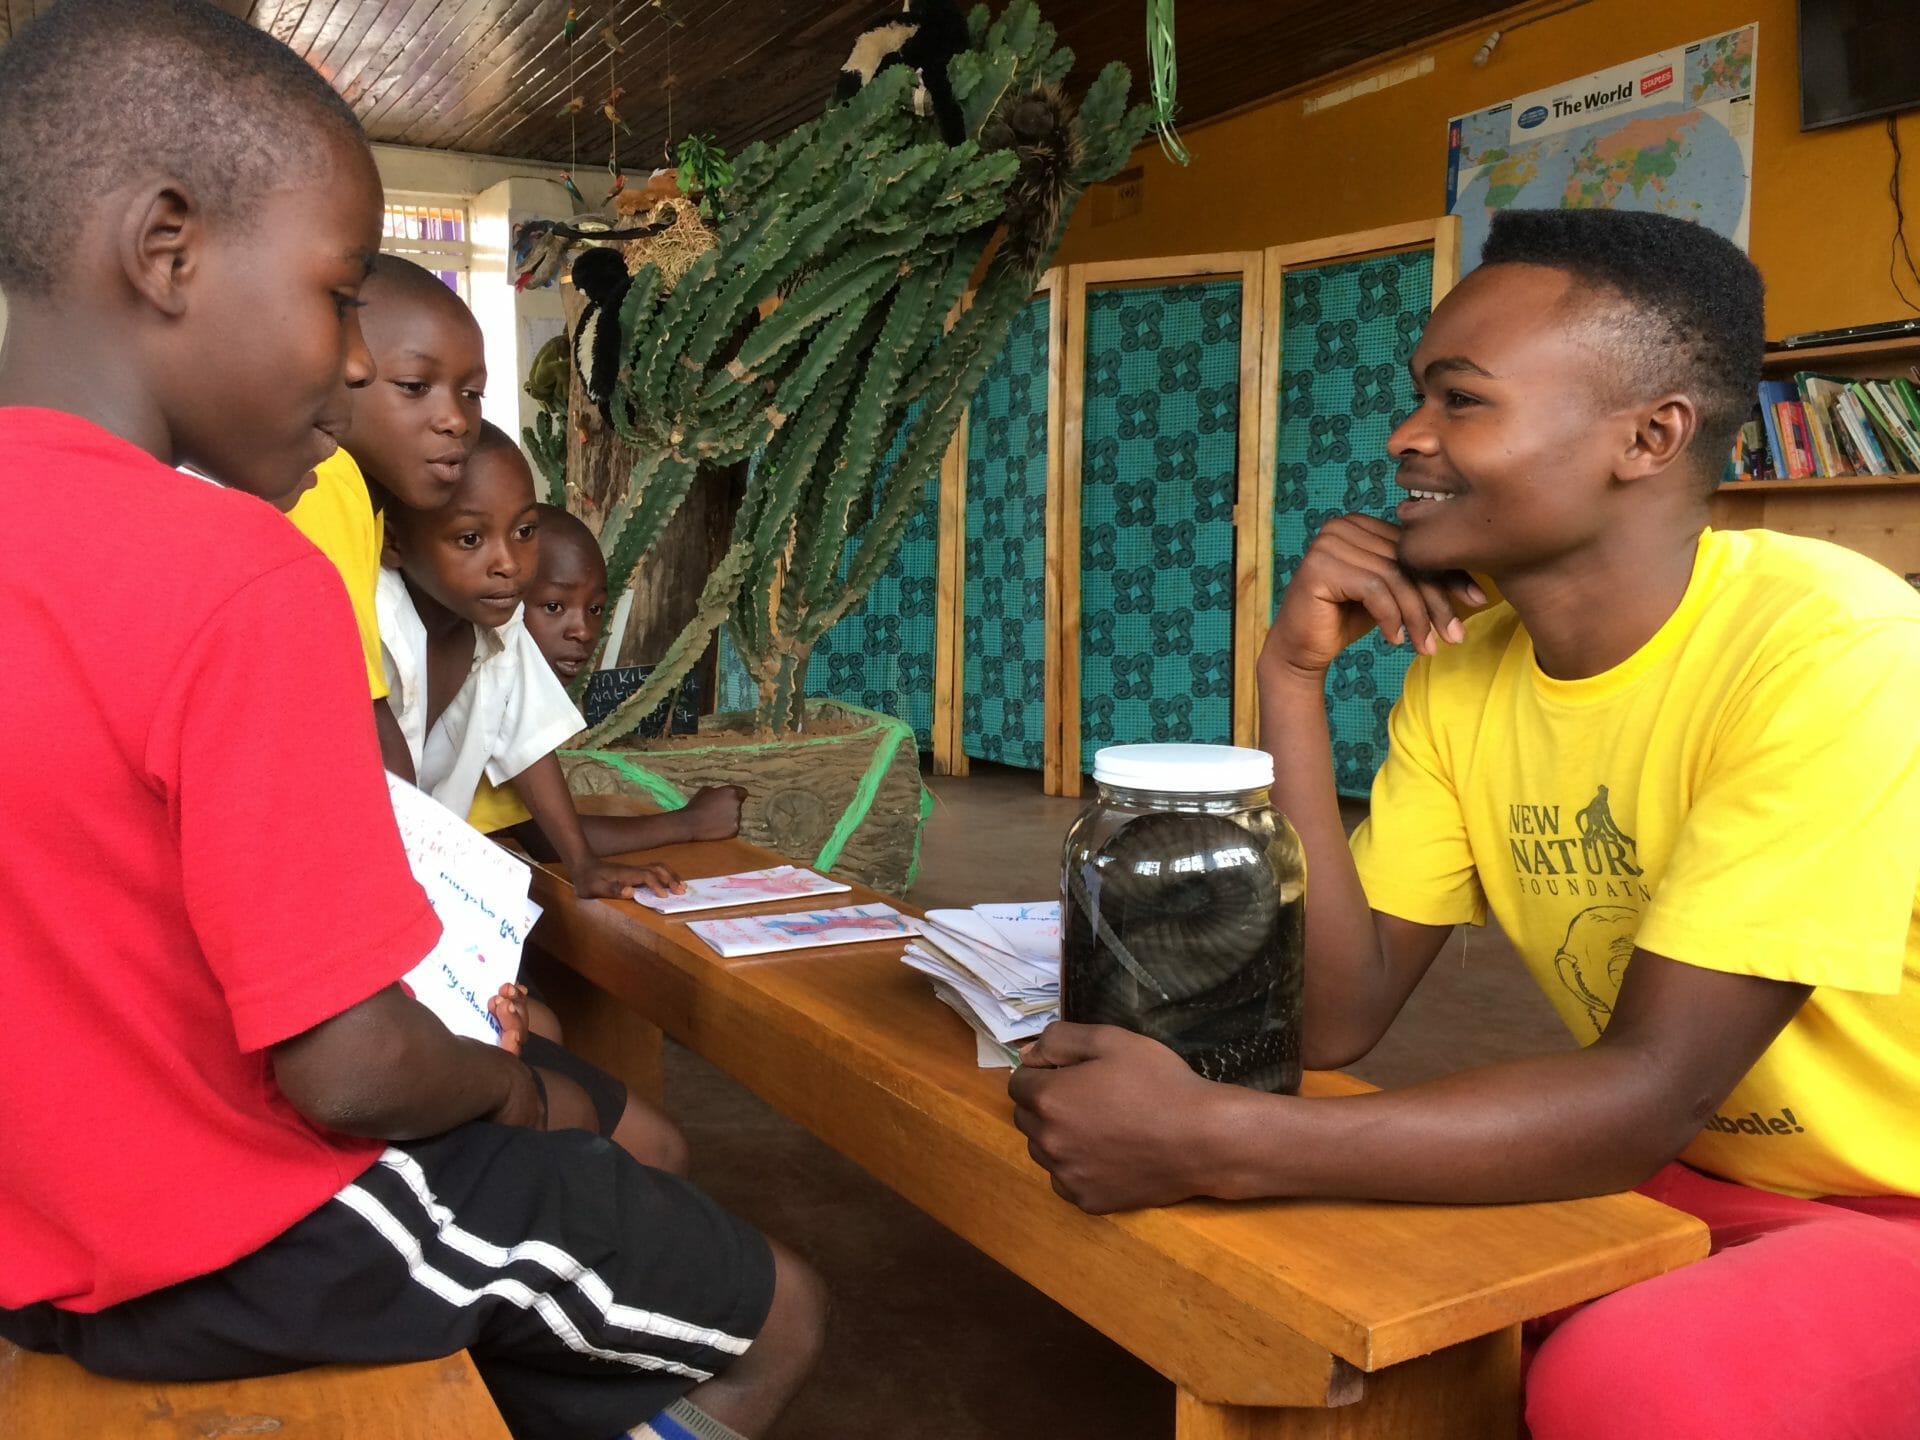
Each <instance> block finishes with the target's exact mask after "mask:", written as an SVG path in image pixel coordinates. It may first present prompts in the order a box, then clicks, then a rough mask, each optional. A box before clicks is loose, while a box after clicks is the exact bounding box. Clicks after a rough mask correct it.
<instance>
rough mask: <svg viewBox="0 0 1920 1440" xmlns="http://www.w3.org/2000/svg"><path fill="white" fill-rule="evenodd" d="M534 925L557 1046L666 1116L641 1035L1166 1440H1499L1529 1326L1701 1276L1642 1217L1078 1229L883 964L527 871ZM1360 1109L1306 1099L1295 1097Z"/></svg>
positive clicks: (1293, 1215) (962, 1064)
mask: <svg viewBox="0 0 1920 1440" xmlns="http://www.w3.org/2000/svg"><path fill="white" fill-rule="evenodd" d="M649 858H659V859H664V860H665V861H666V862H667V863H669V864H671V865H672V866H674V868H675V869H677V870H678V871H679V872H680V873H681V874H682V875H685V876H689V877H694V876H707V875H722V874H727V873H731V872H735V871H739V870H746V869H753V868H757V867H760V866H764V865H769V864H777V863H780V859H781V857H779V856H777V855H774V854H772V853H770V852H768V851H764V850H760V849H757V848H756V847H754V846H751V845H747V844H745V843H744V842H741V841H724V842H718V843H708V844H698V845H686V846H678V847H674V848H672V849H669V850H666V851H663V852H657V853H656V854H653V855H650V856H649ZM534 898H535V899H536V900H537V901H538V902H539V903H540V904H541V905H543V906H544V907H545V908H546V914H545V917H544V918H543V919H542V920H541V922H540V924H539V926H538V927H537V928H536V930H535V933H534V939H535V944H536V946H537V947H538V948H539V949H540V950H541V951H543V952H544V954H545V956H546V957H550V958H549V959H548V961H547V963H545V964H544V965H543V967H542V968H541V971H540V973H541V984H542V985H543V986H544V987H545V988H546V989H547V990H548V994H549V998H550V999H552V1000H553V1001H554V1003H555V1007H556V1009H558V1010H559V1011H560V1013H561V1015H562V1017H563V1018H564V1020H565V1021H566V1023H567V1026H568V1043H569V1045H572V1046H576V1047H578V1048H580V1049H581V1050H582V1052H583V1053H587V1054H589V1055H590V1056H591V1058H594V1059H595V1060H597V1061H598V1062H599V1063H601V1064H602V1065H605V1066H607V1067H608V1068H611V1069H614V1070H615V1071H616V1072H619V1073H622V1074H623V1075H625V1076H626V1078H627V1079H628V1083H629V1084H633V1085H635V1086H636V1088H651V1089H652V1091H653V1093H658V1092H657V1078H656V1077H657V1075H658V1065H659V1050H658V1046H659V1041H658V1035H657V1033H656V1032H655V1031H654V1030H652V1029H651V1028H650V1027H651V1026H658V1027H660V1029H663V1030H664V1031H665V1032H666V1033H667V1034H669V1035H672V1036H673V1037H674V1039H676V1040H677V1041H679V1042H680V1043H681V1044H683V1045H685V1046H687V1047H688V1048H689V1049H691V1050H693V1051H694V1052H695V1053H697V1054H699V1055H701V1056H704V1057H705V1058H706V1059H707V1060H709V1061H711V1062H712V1063H714V1064H715V1065H717V1066H718V1067H719V1068H720V1069H722V1070H723V1071H725V1072H726V1073H728V1074H729V1075H731V1076H733V1077H734V1078H735V1079H737V1080H739V1081H740V1082H741V1083H743V1084H744V1085H746V1087H747V1088H748V1089H750V1090H752V1091H753V1092H755V1093H756V1094H758V1095H759V1096H760V1097H761V1098H763V1099H764V1100H766V1101H767V1102H769V1103H770V1104H772V1105H773V1106H774V1107H775V1108H777V1109H779V1110H781V1111H782V1112H784V1113H785V1114H786V1115H787V1116H789V1117H790V1118H791V1119H793V1120H794V1121H796V1122H797V1123H799V1124H800V1125H802V1126H804V1127H805V1128H806V1129H808V1130H810V1131H812V1132H813V1133H814V1134H815V1135H817V1136H819V1137H820V1138H821V1139H822V1140H824V1141H825V1142H826V1143H827V1144H829V1145H830V1146H832V1147H833V1148H834V1149H836V1150H838V1151H840V1152H841V1153H842V1154H843V1155H846V1156H847V1157H848V1158H849V1159H851V1160H853V1161H854V1162H855V1163H856V1164H859V1165H861V1166H862V1167H864V1168H865V1169H866V1170H868V1171H869V1172H870V1173H871V1174H873V1175H874V1176H875V1177H876V1178H877V1179H879V1180H880V1181H881V1182H883V1183H884V1184H886V1185H888V1186H889V1187H891V1188H892V1189H894V1190H895V1191H897V1192H899V1194H900V1195H902V1196H903V1197H904V1198H905V1199H907V1200H908V1201H910V1202H911V1203H912V1204H914V1205H916V1206H918V1207H919V1208H920V1209H921V1210H923V1211H925V1212H926V1213H927V1214H928V1215H930V1216H932V1217H933V1218H934V1219H936V1220H938V1221H939V1222H940V1223H942V1224H943V1225H945V1226H946V1227H947V1228H949V1229H950V1230H952V1231H954V1233H956V1234H957V1235H959V1236H960V1237H961V1238H963V1239H964V1240H966V1241H967V1242H968V1243H970V1244H972V1245H973V1246H974V1247H976V1248H977V1249H979V1250H981V1251H983V1252H985V1253H986V1254H987V1255H989V1256H991V1257H992V1258H993V1259H994V1260H996V1261H998V1262H999V1263H1000V1264H1002V1265H1004V1266H1006V1267H1007V1268H1008V1269H1009V1270H1011V1271H1013V1272H1014V1273H1015V1274H1017V1275H1019V1276H1020V1277H1021V1278H1023V1279H1024V1280H1026V1281H1027V1282H1028V1283H1030V1284H1032V1285H1033V1286H1035V1287H1036V1288H1037V1289H1039V1290H1041V1291H1043V1292H1045V1293H1046V1294H1047V1295H1049V1296H1051V1297H1052V1298H1053V1299H1054V1300H1056V1301H1058V1302H1059V1303H1060V1304H1062V1305H1064V1306H1065V1307H1066V1308H1068V1309H1069V1310H1071V1311H1072V1312H1073V1313H1074V1314H1076V1315H1078V1316H1079V1317H1080V1318H1081V1319H1083V1320H1084V1321H1086V1322H1087V1323H1088V1324H1090V1325H1092V1326H1094V1327H1095V1328H1096V1329H1098V1330H1100V1331H1101V1332H1102V1333H1104V1334H1106V1335H1107V1336H1109V1337H1110V1338H1111V1339H1113V1340H1114V1341H1116V1342H1118V1343H1119V1344H1120V1345H1121V1346H1123V1347H1124V1348H1126V1349H1127V1350H1129V1351H1131V1352H1132V1353H1133V1354H1134V1355H1136V1356H1138V1357H1139V1358H1140V1359H1141V1360H1143V1361H1145V1362H1146V1363H1147V1364H1148V1365H1150V1366H1152V1367H1153V1368H1154V1369H1155V1370H1157V1371H1159V1372H1160V1373H1161V1374H1162V1375H1165V1376H1166V1377H1168V1378H1169V1379H1170V1380H1172V1381H1173V1382H1174V1384H1175V1385H1176V1386H1177V1387H1178V1397H1177V1400H1176V1405H1175V1432H1176V1435H1177V1436H1178V1440H1281V1437H1288V1440H1295V1437H1298V1440H1306V1437H1322V1440H1324V1437H1355V1440H1358V1437H1373V1436H1378V1437H1392V1440H1486V1437H1489V1436H1501V1437H1505V1436H1511V1435H1513V1434H1515V1433H1516V1431H1517V1428H1518V1415H1519V1394H1520V1385H1519V1364H1520V1324H1521V1322H1522V1321H1524V1320H1527V1319H1529V1318H1531V1317H1533V1316H1537V1315H1544V1314H1547V1313H1549V1312H1551V1311H1554V1310H1557V1309H1559V1308H1561V1307H1563V1306H1566V1305H1571V1304H1574V1303H1576V1302H1579V1301H1582V1300H1588V1299H1592V1298H1593V1297H1595V1296H1598V1295H1603V1294H1606V1293H1608V1292H1609V1291H1612V1290H1615V1289H1618V1288H1619V1287H1620V1286H1623V1285H1627V1284H1630V1283H1632V1282H1634V1281H1637V1280H1643V1279H1647V1278H1649V1277H1651V1276H1653V1275H1657V1274H1660V1273H1662V1272H1663V1271H1666V1270H1669V1269H1672V1268H1674V1267H1676V1266H1679V1265H1683V1264H1686V1263H1687V1262H1689V1261H1691V1260H1695V1259H1698V1258H1699V1257H1701V1256H1703V1255H1705V1254H1706V1251H1707V1234H1706V1229H1705V1227H1704V1226H1702V1225H1701V1224H1700V1223H1699V1222H1698V1221H1696V1220H1694V1219H1693V1218H1692V1217H1691V1216H1688V1215H1684V1214H1682V1213H1680V1212H1679V1211H1675V1210H1671V1209H1668V1208H1667V1207H1665V1206H1662V1205H1659V1204H1656V1203H1655V1202H1653V1201H1651V1200H1648V1199H1645V1198H1644V1197H1642V1196H1638V1195H1633V1194H1626V1195H1612V1196H1605V1197H1600V1198H1596V1199H1590V1200H1578V1201H1569V1202H1562V1203H1556V1204H1541V1205H1487V1206H1443V1205H1432V1206H1420V1205H1390V1204H1369V1203H1359V1202H1319V1201H1314V1202H1307V1201H1291V1202H1269V1203H1259V1204H1224V1203H1218V1202H1211V1201H1190V1202H1188V1203H1186V1204H1182V1205H1176V1206H1170V1207H1167V1208H1165V1209H1158V1210H1146V1211H1136V1212H1131V1213H1127V1214H1120V1215H1109V1216H1092V1215H1085V1214H1082V1213H1081V1212H1080V1211H1079V1210H1077V1209H1075V1208H1074V1207H1072V1206H1071V1205H1069V1204H1067V1203H1066V1202H1065V1201H1063V1200H1061V1199H1059V1198H1058V1197H1057V1196H1056V1195H1054V1193H1053V1191H1052V1189H1051V1188H1050V1186H1049V1183H1048V1180H1047V1177H1046V1175H1045V1173H1044V1172H1043V1171H1042V1170H1040V1169H1039V1167H1037V1166H1036V1165H1034V1164H1033V1162H1032V1161H1031V1160H1030V1159H1029V1158H1028V1156H1027V1153H1026V1143H1025V1141H1024V1139H1023V1138H1022V1137H1021V1135H1020V1134H1019V1132H1018V1131H1017V1130H1015V1129H1014V1127H1013V1123H1012V1106H1011V1103H1010V1102H1009V1100H1008V1099H1007V1093H1006V1072H1005V1071H1003V1070H981V1069H980V1068H979V1067H978V1065H977V1064H976V1062H975V1056H974V1045H973V1038H972V1033H971V1032H970V1031H969V1030H967V1029H966V1027H965V1026H964V1025H963V1024H962V1023H961V1022H960V1021H959V1019H958V1018H957V1017H955V1016H954V1015H952V1014H951V1013H949V1012H948V1011H947V1010H946V1009H945V1007H943V1006H942V1005H940V1004H939V1002H938V1001H936V1000H935V999H934V998H933V995H932V992H931V990H930V989H929V988H928V985H927V982H926V980H925V978H924V977H922V976H920V975H918V974H916V973H915V972H913V971H911V970H909V969H907V968H906V966H904V965H902V964H901V963H900V961H899V951H900V947H899V945H897V944H873V945H858V946H846V947H838V948H831V949H820V950H810V951H802V952H799V953H796V954H790V955H786V956H779V957H761V958H743V959H736V960H723V959H720V958H719V957H718V956H716V955H714V954H713V953H712V952H711V951H710V950H708V949H707V947H706V946H705V945H703V944H702V943H701V942H700V941H698V940H697V939H695V938H694V937H693V936H692V935H691V934H689V933H688V932H687V930H686V928H685V924H684V922H681V921H676V920H670V919H667V918H665V917H662V916H659V915H656V914H654V913H653V912H651V911H648V910H644V909H642V908H641V907H639V906H636V905H632V904H627V903H624V902H606V901H581V900H578V899H576V898H575V896H574V894H573V891H572V888H571V887H570V886H569V885H568V884H567V882H566V879H565V877H564V874H563V873H562V872H560V871H559V870H558V869H556V868H536V873H535V877H534ZM881 898H884V897H880V896H876V895H874V894H873V893H872V892H870V891H865V890H862V889H859V888H858V887H856V888H855V890H854V892H853V893H852V894H851V895H847V896H834V897H832V899H831V901H830V902H823V903H841V902H846V903H854V902H862V901H870V900H876V899H881ZM792 908H794V907H793V906H792V904H791V903H788V904H787V905H784V906H781V905H774V906H763V907H760V909H761V911H763V912H764V911H767V910H773V911H778V910H780V909H792ZM730 913H754V912H752V911H740V912H730ZM1366 1088H1368V1087H1367V1086H1365V1085H1364V1084H1363V1083H1362V1082H1360V1081H1358V1080H1354V1079H1352V1078H1350V1077H1348V1076H1344V1075H1339V1074H1310V1075H1309V1076H1308V1077H1307V1079H1306V1082H1305V1084H1304V1086H1303V1087H1302V1092H1303V1093H1304V1094H1308V1095H1339V1094H1351V1093H1355V1092H1358V1091H1362V1090H1365V1089H1366Z"/></svg>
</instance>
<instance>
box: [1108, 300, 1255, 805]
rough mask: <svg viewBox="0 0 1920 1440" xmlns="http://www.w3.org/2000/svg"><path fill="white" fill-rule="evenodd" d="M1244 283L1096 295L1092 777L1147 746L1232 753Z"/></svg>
mask: <svg viewBox="0 0 1920 1440" xmlns="http://www.w3.org/2000/svg"><path fill="white" fill-rule="evenodd" d="M1240 291H1241V286H1240V282H1239V281H1238V280H1216V281H1206V282H1194V283H1188V284H1171V285H1158V286H1151V287H1146V288H1139V289H1112V290H1102V291H1096V292H1095V293H1093V294H1090V295H1089V296H1088V297H1087V338H1086V354H1087V379H1086V396H1085V409H1084V417H1085V419H1084V435H1085V442H1084V449H1083V452H1082V453H1083V458H1082V468H1081V476H1080V486H1081V500H1080V506H1081V528H1080V757H1079V759H1080V764H1081V766H1082V767H1083V768H1084V769H1091V768H1092V767H1093V756H1094V752H1095V751H1097V750H1100V749H1102V748H1103V747H1105V746H1108V745H1116V744H1127V743H1130V742H1136V741H1149V740H1158V741H1168V740H1173V741H1197V742H1202V743H1207V742H1214V743H1227V742H1228V741H1229V740H1230V739H1231V736H1232V719H1233V716H1232V704H1233V506H1234V498H1235V490H1236V485H1235V473H1236V470H1237V468H1238V462H1239V432H1240Z"/></svg>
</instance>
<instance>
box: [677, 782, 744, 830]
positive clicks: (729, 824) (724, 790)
mask: <svg viewBox="0 0 1920 1440" xmlns="http://www.w3.org/2000/svg"><path fill="white" fill-rule="evenodd" d="M746 798H747V792H746V791H745V790H743V789H741V788H740V787H739V786H738V785H710V786H708V787H707V788H706V789H704V790H696V791H695V792H694V795H693V798H692V799H691V800H689V801H687V803H686V805H685V806H684V807H682V809H681V811H680V814H681V815H682V816H683V817H684V818H685V820H686V822H687V838H688V839H689V840H729V839H731V838H732V837H734V836H735V835H738V834H739V833H740V805H741V802H742V801H744V800H745V799H746Z"/></svg>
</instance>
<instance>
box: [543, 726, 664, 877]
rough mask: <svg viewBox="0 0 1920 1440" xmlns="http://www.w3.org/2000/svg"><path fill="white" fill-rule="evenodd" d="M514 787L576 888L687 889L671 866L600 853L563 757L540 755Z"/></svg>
mask: <svg viewBox="0 0 1920 1440" xmlns="http://www.w3.org/2000/svg"><path fill="white" fill-rule="evenodd" d="M513 788H514V790H515V792H516V793H517V794H518V795H519V796H520V803H521V804H523V805H525V806H526V807H527V809H528V811H529V812H530V813H531V814H532V815H533V823H534V824H535V825H537V826H539V828H540V833H541V834H542V835H544V836H545V837H546V839H547V841H548V842H549V843H550V844H551V845H552V846H553V853H554V855H555V857H556V858H557V859H558V860H559V861H560V863H561V864H563V865H565V866H566V867H567V875H568V878H569V879H571V880H572V881H573V888H574V892H575V893H576V894H578V895H580V896H581V897H583V898H589V899H591V898H601V899H609V900H624V899H626V898H627V897H628V896H630V895H631V894H632V893H633V891H634V890H635V889H636V888H637V887H644V888H646V889H648V890H651V891H652V892H653V893H654V894H656V895H671V894H673V893H674V892H676V891H679V890H684V889H685V888H686V887H685V886H684V885H682V884H681V883H680V877H679V876H678V875H676V874H674V873H673V871H672V870H670V869H668V868H667V867H666V866H665V865H621V864H616V863H613V862H611V861H607V860H602V859H600V858H599V857H598V856H597V855H595V854H594V849H593V847H592V846H591V845H589V844H588V843H587V837H586V834H585V833H584V832H583V831H582V829H581V827H580V815H579V812H578V811H576V810H575V809H574V808H573V795H572V792H570V791H569V790H568V789H567V777H566V774H565V772H564V771H562V770H561V768H560V757H559V756H557V755H545V756H542V757H541V758H540V759H538V760H536V761H535V762H534V763H533V764H531V765H529V766H528V767H527V768H526V769H525V770H522V771H521V772H520V773H519V774H518V775H516V776H514V777H513Z"/></svg>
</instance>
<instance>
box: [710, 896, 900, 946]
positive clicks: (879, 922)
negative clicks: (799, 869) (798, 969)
mask: <svg viewBox="0 0 1920 1440" xmlns="http://www.w3.org/2000/svg"><path fill="white" fill-rule="evenodd" d="M687 929H689V930H691V931H692V932H693V933H694V934H696V935H698V936H699V937H700V938H701V939H702V940H704V941H706V942H707V944H708V945H710V946H712V947H713V948H714V949H715V950H716V951H718V952H719V953H720V954H721V955H723V956H726V957H727V958H728V959H731V958H733V957H734V956H736V955H771V954H775V953H777V952H779V951H783V950H811V949H814V948H815V947H817V946H821V945H853V944H857V943H859V942H860V941H863V940H900V939H904V938H906V937H907V936H910V935H914V934H917V933H918V930H917V928H916V927H915V925H914V922H913V921H911V920H909V919H908V918H907V917H906V916H904V915H902V914H901V913H900V912H899V911H898V910H896V909H894V908H893V907H892V906H891V905H843V906H841V907H840V908H839V909H837V910H806V911H801V912H800V913H798V914H795V915H751V916H742V917H741V918H740V919H737V920H690V921H688V922H687Z"/></svg>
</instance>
